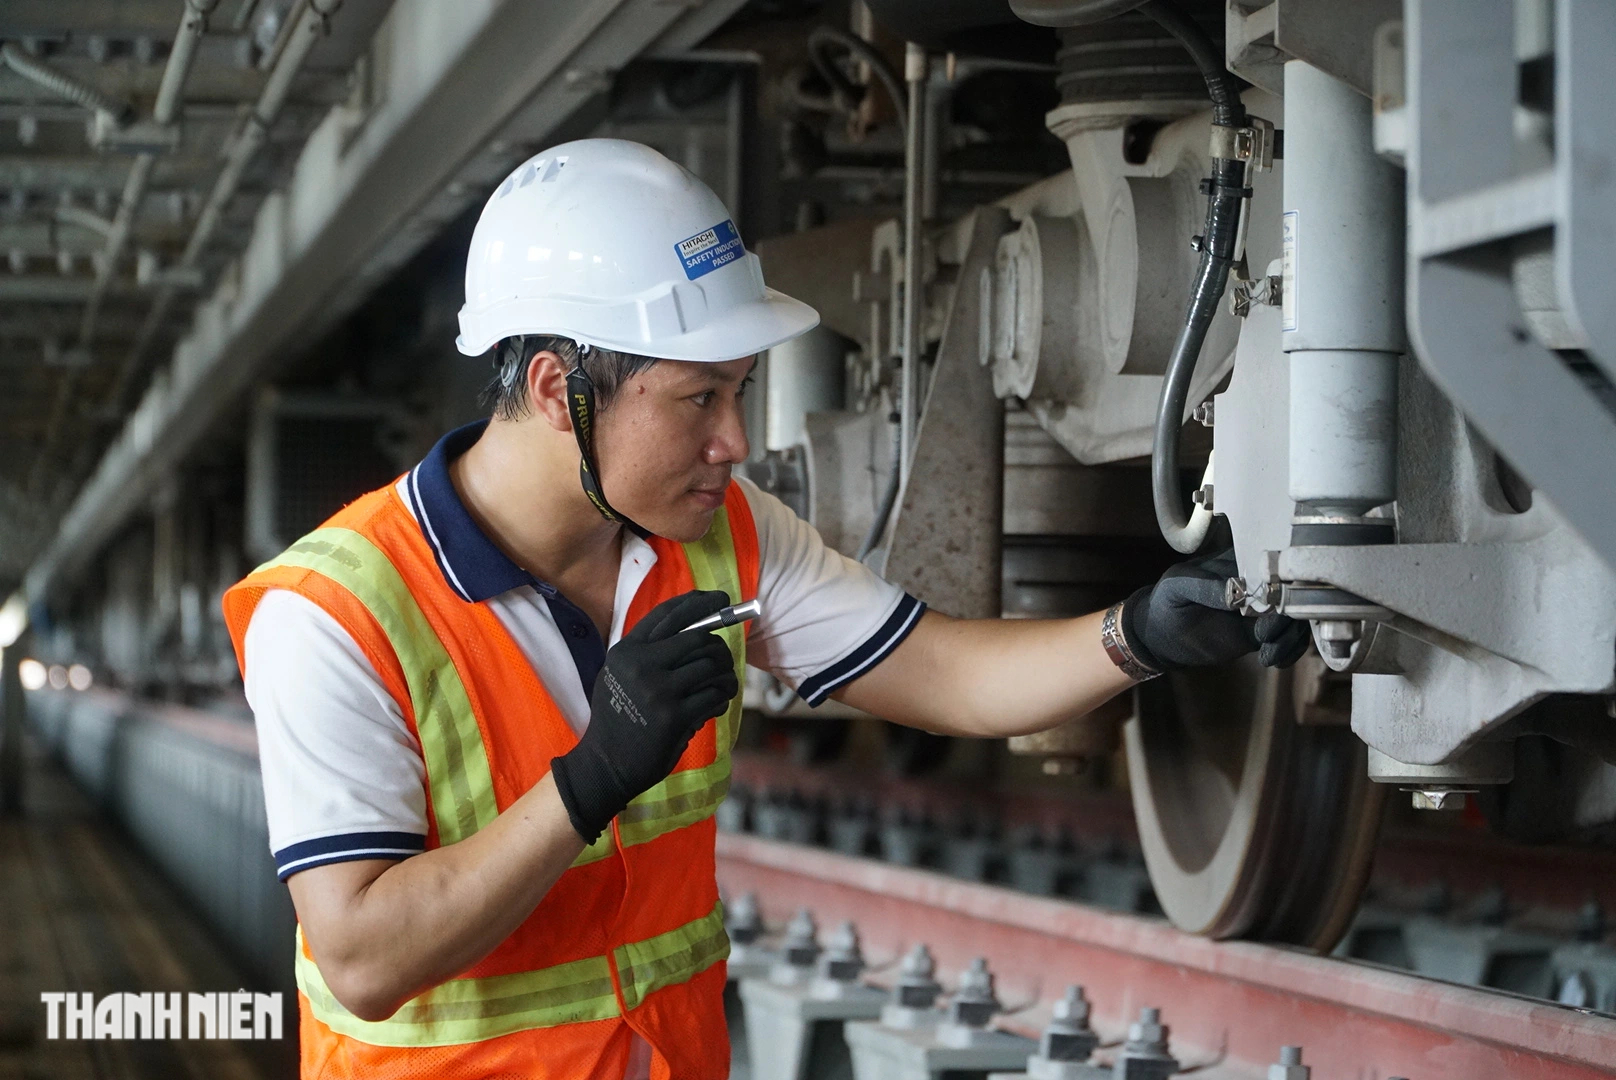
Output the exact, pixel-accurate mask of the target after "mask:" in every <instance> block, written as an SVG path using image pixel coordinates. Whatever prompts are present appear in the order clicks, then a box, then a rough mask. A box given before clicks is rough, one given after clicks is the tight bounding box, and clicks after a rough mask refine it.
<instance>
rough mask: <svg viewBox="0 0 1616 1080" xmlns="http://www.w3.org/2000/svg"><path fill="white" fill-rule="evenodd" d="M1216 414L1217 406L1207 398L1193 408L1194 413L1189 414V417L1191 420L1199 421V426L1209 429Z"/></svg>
mask: <svg viewBox="0 0 1616 1080" xmlns="http://www.w3.org/2000/svg"><path fill="white" fill-rule="evenodd" d="M1216 413H1217V406H1216V405H1215V404H1214V403H1213V401H1212V399H1211V398H1207V399H1206V400H1205V401H1203V402H1201V403H1200V404H1199V405H1197V406H1195V411H1194V412H1192V413H1190V416H1191V418H1192V419H1195V420H1198V421H1200V423H1201V426H1203V427H1211V426H1212V424H1213V421H1214V419H1215V417H1216Z"/></svg>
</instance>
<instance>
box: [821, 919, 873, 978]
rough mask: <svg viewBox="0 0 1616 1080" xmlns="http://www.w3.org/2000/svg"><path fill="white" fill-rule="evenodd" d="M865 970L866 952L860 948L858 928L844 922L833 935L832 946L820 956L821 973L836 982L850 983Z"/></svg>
mask: <svg viewBox="0 0 1616 1080" xmlns="http://www.w3.org/2000/svg"><path fill="white" fill-rule="evenodd" d="M863 970H864V953H863V952H862V951H861V950H860V949H859V937H858V929H857V928H856V927H855V926H854V925H853V924H852V922H850V921H848V922H843V923H842V925H841V926H839V927H837V928H836V933H835V934H833V935H832V936H831V939H830V947H829V948H828V949H826V950H825V955H824V956H822V957H820V958H819V974H820V975H821V976H823V977H824V978H827V979H834V980H835V981H836V982H845V983H850V982H853V981H854V980H855V979H857V978H858V977H859V973H860V972H862V971H863Z"/></svg>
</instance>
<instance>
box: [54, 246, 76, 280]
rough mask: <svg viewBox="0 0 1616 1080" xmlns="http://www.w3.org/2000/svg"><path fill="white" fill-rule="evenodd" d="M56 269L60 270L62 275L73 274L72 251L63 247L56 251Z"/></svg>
mask: <svg viewBox="0 0 1616 1080" xmlns="http://www.w3.org/2000/svg"><path fill="white" fill-rule="evenodd" d="M56 269H57V270H59V271H61V273H62V276H63V277H71V276H72V274H73V253H72V252H71V251H68V250H66V249H65V248H64V249H63V250H61V251H58V252H57V253H56Z"/></svg>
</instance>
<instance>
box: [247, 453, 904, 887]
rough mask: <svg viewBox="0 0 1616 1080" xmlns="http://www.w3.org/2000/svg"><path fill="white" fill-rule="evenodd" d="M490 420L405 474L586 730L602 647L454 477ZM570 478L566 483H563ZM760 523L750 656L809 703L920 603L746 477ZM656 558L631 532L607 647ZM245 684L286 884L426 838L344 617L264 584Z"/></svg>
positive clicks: (457, 558)
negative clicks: (489, 525)
mask: <svg viewBox="0 0 1616 1080" xmlns="http://www.w3.org/2000/svg"><path fill="white" fill-rule="evenodd" d="M486 423H487V422H486V421H482V422H480V423H476V424H471V425H468V426H466V427H463V428H460V429H458V430H456V431H452V432H450V433H449V434H448V435H446V436H444V437H443V439H442V440H440V441H439V442H438V444H437V445H436V446H435V447H433V449H432V451H431V453H429V454H428V455H427V456H426V458H425V459H424V460H422V462H421V463H420V464H419V465H417V466H416V467H415V468H414V469H412V470H411V471H410V472H409V473H407V474H406V475H405V476H404V478H403V479H401V480H400V481H399V492H400V494H401V495H403V496H404V503H405V505H406V506H408V507H409V509H410V513H411V514H412V516H413V517H414V518H415V520H416V522H417V524H418V525H420V526H421V530H422V533H423V534H424V536H425V537H426V539H427V542H428V544H429V545H430V546H431V548H432V551H433V554H434V555H435V556H436V558H437V561H438V566H439V568H440V569H441V570H442V572H443V575H444V579H445V580H446V581H447V582H448V584H449V585H450V587H451V588H453V589H454V591H455V592H456V593H457V594H458V595H459V596H460V598H461V599H463V600H465V601H466V602H467V603H479V604H487V605H488V606H489V607H490V608H491V609H493V611H494V613H495V614H496V615H497V616H498V617H499V620H500V622H501V623H502V624H503V625H504V626H505V628H506V629H507V630H508V631H510V634H511V637H512V638H513V639H514V640H515V641H516V643H517V645H518V646H519V647H520V648H521V650H522V652H523V654H524V655H526V657H527V659H528V662H529V663H531V664H532V665H533V668H534V671H536V672H537V673H538V676H539V679H540V681H541V682H543V683H544V686H545V689H546V690H548V691H549V693H550V696H551V697H552V698H553V699H554V700H555V703H556V705H557V706H558V707H559V708H560V709H561V712H562V714H563V715H564V716H565V717H566V719H567V722H568V723H569V724H570V725H571V726H572V728H573V729H574V730H575V731H577V732H579V733H582V732H583V730H584V728H585V727H587V726H588V724H589V691H590V688H592V687H593V686H594V683H595V678H596V676H597V675H598V674H599V673H600V669H601V666H602V664H603V663H604V662H605V657H606V648H607V642H603V641H602V640H601V638H600V634H599V633H598V631H597V630H596V628H595V626H594V623H593V622H592V621H591V620H590V618H589V617H588V616H587V615H585V614H584V613H583V611H582V610H581V609H579V608H578V607H577V606H576V605H574V604H573V603H572V602H571V601H569V600H568V599H567V598H566V597H565V596H563V595H561V594H560V593H559V592H558V591H557V590H556V589H555V588H554V587H553V586H551V585H549V584H547V583H545V582H542V581H539V580H538V579H537V578H535V577H533V576H532V575H531V574H529V573H528V572H527V571H525V570H523V569H522V568H521V567H519V566H517V565H516V564H515V563H513V562H512V561H511V560H510V559H509V558H507V557H506V556H505V554H504V553H503V552H501V551H500V550H499V548H498V547H496V546H495V545H494V543H493V541H491V540H490V539H489V538H488V537H487V536H486V535H485V534H484V533H483V532H482V531H481V529H479V528H478V526H477V524H476V523H475V521H473V519H472V517H471V515H470V514H469V513H468V512H467V511H466V508H465V506H464V504H462V503H461V501H460V497H459V495H458V494H457V493H456V492H455V489H454V485H453V484H452V483H451V482H450V480H449V462H450V461H452V460H453V459H454V458H456V457H458V456H459V455H460V454H462V453H464V452H465V451H466V449H467V448H469V447H470V446H471V445H472V444H473V443H475V442H476V441H477V439H478V438H479V437H480V436H481V435H482V431H483V427H484V426H485V425H486ZM567 480H568V481H569V482H575V481H572V480H571V478H570V477H569V478H567ZM741 483H742V485H743V486H744V490H745V493H746V497H747V502H748V503H749V504H750V506H751V509H752V516H753V520H754V521H755V522H756V525H757V536H758V557H759V580H758V597H759V599H761V600H762V601H763V615H762V617H761V618H759V619H758V620H757V621H756V622H755V624H754V625H753V627H752V632H751V635H750V637H749V638H748V641H747V654H746V658H747V662H748V663H750V664H751V665H753V666H754V667H759V668H762V669H764V670H767V671H769V672H771V673H772V674H774V675H776V676H777V677H779V678H780V679H781V680H782V681H783V682H785V683H787V684H788V685H790V686H791V687H793V688H794V689H795V690H796V691H797V693H798V694H799V695H800V696H801V697H802V698H803V699H804V700H805V701H807V702H808V703H809V704H811V705H817V704H818V703H819V702H821V701H823V700H824V699H825V697H826V695H828V694H829V693H831V692H832V691H833V690H835V689H836V688H837V687H839V686H842V685H844V684H846V683H847V682H849V681H851V680H852V679H854V678H857V677H858V676H859V675H860V674H862V673H864V672H865V671H867V670H869V669H870V668H871V667H873V666H875V665H876V664H878V663H880V661H881V660H882V659H884V658H885V657H886V656H887V655H888V654H889V653H890V652H891V651H892V650H893V649H894V648H896V647H897V646H898V644H899V642H901V641H902V640H903V639H904V637H905V636H907V635H908V633H909V631H910V630H912V629H913V628H914V626H915V624H916V623H917V622H918V621H919V618H920V615H921V613H922V611H923V610H924V605H923V604H921V603H920V602H919V601H917V600H916V599H915V598H914V597H912V596H909V595H907V594H906V593H904V592H903V590H901V589H899V588H897V587H896V586H894V585H891V584H889V583H887V582H885V581H883V580H881V579H880V578H879V577H877V576H876V575H875V574H874V573H873V572H871V571H870V570H869V569H868V568H866V567H864V566H862V565H860V564H859V563H857V562H854V561H853V560H852V559H849V558H847V557H846V556H843V555H841V554H840V553H838V552H836V551H835V550H833V549H832V548H829V547H827V546H826V545H825V543H824V541H823V540H821V539H820V537H819V534H818V533H817V532H815V531H814V529H813V528H812V527H811V526H810V525H808V524H807V523H806V522H804V521H803V520H802V519H800V518H798V517H797V516H796V515H795V514H794V513H793V512H792V511H791V510H790V509H788V508H787V507H786V506H785V505H784V504H783V503H781V502H780V500H778V499H776V498H775V497H774V496H772V495H768V494H765V493H764V492H762V491H759V490H758V489H757V488H756V487H755V486H753V485H752V484H750V483H748V482H746V481H744V480H743V481H741ZM655 561H656V553H655V551H653V550H652V548H651V546H650V545H649V544H647V543H645V542H644V541H643V540H640V539H639V538H637V537H635V536H633V535H632V534H628V533H625V535H624V540H623V550H622V561H621V563H620V564H619V567H618V573H617V593H616V598H615V600H614V601H613V605H612V625H611V633H610V642H611V643H615V642H616V641H617V640H618V639H619V638H620V637H621V636H622V633H623V621H624V617H625V615H626V614H627V611H628V607H629V604H630V602H631V601H632V600H633V599H634V595H635V593H636V592H637V591H638V590H639V587H640V584H641V583H642V582H643V581H644V580H645V578H646V575H647V574H649V573H650V570H651V566H652V565H653V564H654V563H655ZM245 665H246V693H247V700H248V702H249V703H250V704H251V705H252V709H253V716H254V718H255V719H256V721H257V725H258V746H259V760H260V763H261V767H262V769H263V775H264V802H265V804H266V807H267V809H268V815H269V839H270V848H271V850H272V851H273V852H274V855H275V864H276V868H277V872H278V873H279V875H280V877H281V879H282V880H283V881H284V880H285V879H286V878H288V877H290V876H291V875H293V874H295V873H297V872H299V871H301V870H307V869H310V868H312V867H316V866H324V865H327V864H329V863H335V862H343V861H348V860H353V859H377V858H391V859H403V858H407V857H409V856H410V855H413V854H416V853H418V852H420V851H422V850H423V848H424V846H425V842H426V833H427V815H426V787H425V780H426V769H425V765H424V763H423V760H422V757H421V749H420V746H419V745H418V743H417V742H416V740H415V737H414V736H413V735H412V734H411V733H410V730H409V727H408V725H407V724H406V723H405V721H404V716H403V713H402V712H401V711H400V709H399V707H398V704H397V703H396V702H395V701H394V700H393V698H392V696H391V695H390V694H389V693H388V692H387V688H386V686H385V685H384V684H383V683H382V680H381V678H380V676H379V675H378V674H377V672H376V670H375V668H374V667H373V666H372V665H371V663H370V661H369V660H367V659H366V658H365V655H364V653H363V652H361V651H360V649H359V646H358V644H357V643H356V642H355V641H354V640H353V638H352V637H351V636H350V635H349V634H348V633H347V631H345V630H344V629H343V628H342V626H341V625H340V624H339V623H338V622H337V621H336V620H335V619H334V618H332V617H331V616H330V615H328V614H327V613H326V612H325V611H324V610H323V609H321V608H320V607H319V606H318V605H316V604H314V603H313V602H312V601H310V600H307V599H305V598H304V597H302V596H299V595H297V594H296V593H292V592H288V591H286V590H282V589H273V590H270V591H269V592H267V593H266V594H265V595H264V597H263V599H262V600H261V601H260V602H259V605H258V607H257V609H256V610H255V611H254V613H253V617H252V621H251V622H250V623H249V624H248V627H247V635H246V641H245Z"/></svg>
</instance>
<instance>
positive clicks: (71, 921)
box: [0, 743, 297, 1080]
mask: <svg viewBox="0 0 1616 1080" xmlns="http://www.w3.org/2000/svg"><path fill="white" fill-rule="evenodd" d="M26 752H27V756H28V760H27V769H26V784H25V787H24V792H23V807H24V811H23V815H22V817H21V818H0V1080H91V1078H94V1080H181V1078H194V1080H279V1078H286V1077H293V1076H295V1075H296V1071H297V1066H296V1058H297V1050H296V1046H297V1036H296V1030H297V1029H296V1003H295V1002H294V1001H292V1000H290V999H287V1000H286V1001H285V1009H286V1017H285V1024H284V1028H283V1035H284V1037H283V1038H282V1039H281V1040H280V1041H279V1042H274V1041H269V1040H265V1041H249V1042H243V1041H228V1040H191V1039H179V1040H163V1041H130V1040H103V1041H85V1040H78V1041H67V1040H63V1039H56V1040H51V1039H47V1038H46V1007H45V1005H44V1004H43V1003H42V1002H41V1000H40V994H41V993H42V992H47V991H69V992H84V991H89V992H92V993H94V994H95V995H96V997H97V999H98V1000H99V999H100V998H101V997H102V996H103V995H106V994H111V993H116V992H133V993H142V992H147V991H153V992H173V991H180V992H190V991H196V992H229V991H235V990H241V989H247V990H254V989H257V990H263V989H265V988H263V987H255V986H254V984H253V982H252V980H251V978H250V977H249V976H246V975H244V974H243V973H242V970H241V968H240V967H238V966H237V965H236V964H234V963H233V962H232V961H231V959H230V958H229V956H228V954H227V953H226V951H225V950H224V949H223V948H221V946H220V945H219V943H218V942H217V941H216V940H215V938H214V937H213V935H212V934H211V933H210V932H209V931H208V930H207V929H206V928H205V926H204V925H203V923H202V922H201V920H200V919H199V918H198V917H197V916H196V915H195V914H194V913H193V912H192V911H191V910H189V909H188V908H187V907H186V905H185V903H184V901H183V900H182V899H181V897H180V895H179V893H178V892H177V891H176V890H175V889H174V888H173V887H172V886H171V885H170V884H169V883H168V882H167V881H165V880H164V879H163V878H162V877H161V875H160V874H159V873H158V872H157V871H156V870H155V869H154V868H153V867H152V866H151V864H150V863H149V862H148V861H147V860H146V859H145V858H144V857H143V856H142V855H141V854H140V853H139V852H138V851H137V850H136V849H135V846H134V844H133V843H132V842H131V841H130V840H128V839H127V838H126V837H125V836H123V835H122V834H121V833H120V832H119V830H118V829H117V827H116V826H115V825H113V824H112V823H110V822H109V821H107V820H106V819H104V818H103V817H101V816H100V815H99V814H98V812H97V810H96V808H95V807H94V805H93V804H92V803H91V801H90V800H89V799H88V798H87V797H86V796H85V795H84V794H83V793H82V792H81V791H80V790H79V789H78V788H77V787H75V786H74V784H73V782H72V780H71V779H70V778H69V777H68V776H67V775H66V774H65V773H64V772H63V771H62V770H61V768H60V767H59V766H58V765H56V764H55V763H54V762H51V761H50V760H49V759H47V758H46V756H45V755H44V754H43V752H42V751H41V749H40V748H39V747H38V746H37V744H33V743H30V744H28V745H27V747H26ZM288 948H290V944H289V943H288Z"/></svg>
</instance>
